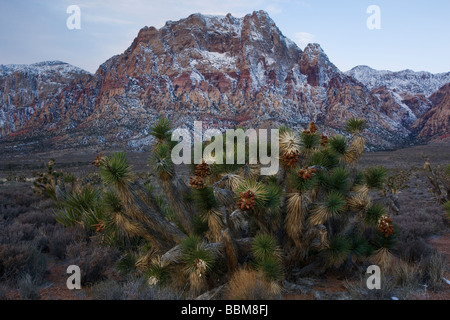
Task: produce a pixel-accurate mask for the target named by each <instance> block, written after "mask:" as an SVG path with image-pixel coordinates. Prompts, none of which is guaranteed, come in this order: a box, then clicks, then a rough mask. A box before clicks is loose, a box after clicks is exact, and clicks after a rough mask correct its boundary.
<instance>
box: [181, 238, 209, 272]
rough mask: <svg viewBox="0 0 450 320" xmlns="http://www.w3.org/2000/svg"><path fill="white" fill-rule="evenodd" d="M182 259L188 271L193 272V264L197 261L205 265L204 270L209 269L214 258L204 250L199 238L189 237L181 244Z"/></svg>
mask: <svg viewBox="0 0 450 320" xmlns="http://www.w3.org/2000/svg"><path fill="white" fill-rule="evenodd" d="M181 254H182V259H183V261H184V262H185V263H186V265H187V266H188V268H189V270H191V271H194V270H195V264H196V262H197V261H198V260H202V261H204V262H205V264H206V268H207V269H210V268H211V267H212V265H213V263H214V256H213V254H212V253H211V251H209V250H208V249H206V248H205V246H204V244H203V243H202V242H201V239H200V237H199V236H192V235H191V236H189V237H187V238H186V239H184V241H183V242H182V243H181Z"/></svg>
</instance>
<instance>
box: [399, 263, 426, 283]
mask: <svg viewBox="0 0 450 320" xmlns="http://www.w3.org/2000/svg"><path fill="white" fill-rule="evenodd" d="M394 279H395V283H396V284H397V285H399V286H401V287H404V288H408V289H414V288H416V287H417V286H418V285H419V284H420V282H421V279H422V269H421V268H420V265H419V264H415V263H408V262H405V261H399V263H398V264H396V265H395V267H394Z"/></svg>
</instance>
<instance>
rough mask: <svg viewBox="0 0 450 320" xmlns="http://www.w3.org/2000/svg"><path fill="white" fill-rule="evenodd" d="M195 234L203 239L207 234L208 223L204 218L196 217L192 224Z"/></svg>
mask: <svg viewBox="0 0 450 320" xmlns="http://www.w3.org/2000/svg"><path fill="white" fill-rule="evenodd" d="M192 224H193V229H194V234H195V235H197V236H200V237H203V236H204V235H205V233H206V232H207V231H208V229H209V226H208V221H205V220H204V219H202V216H200V215H197V216H195V217H194V220H193V222H192Z"/></svg>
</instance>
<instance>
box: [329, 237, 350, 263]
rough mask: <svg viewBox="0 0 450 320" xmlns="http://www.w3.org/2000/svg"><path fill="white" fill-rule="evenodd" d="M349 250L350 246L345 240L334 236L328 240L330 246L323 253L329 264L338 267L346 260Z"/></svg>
mask: <svg viewBox="0 0 450 320" xmlns="http://www.w3.org/2000/svg"><path fill="white" fill-rule="evenodd" d="M350 249H351V245H350V242H349V241H348V240H347V239H345V238H343V237H340V236H336V237H333V238H332V239H331V240H330V246H329V248H328V249H327V250H326V251H325V256H326V258H327V260H328V262H329V263H332V264H334V265H340V264H342V263H344V262H345V260H346V259H347V257H348V254H349V253H350Z"/></svg>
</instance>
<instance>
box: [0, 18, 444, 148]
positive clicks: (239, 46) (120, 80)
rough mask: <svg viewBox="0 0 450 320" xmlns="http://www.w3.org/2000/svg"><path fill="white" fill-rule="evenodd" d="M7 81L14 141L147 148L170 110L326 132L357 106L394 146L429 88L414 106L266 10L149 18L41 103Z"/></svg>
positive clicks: (380, 142) (183, 122) (5, 98)
mask: <svg viewBox="0 0 450 320" xmlns="http://www.w3.org/2000/svg"><path fill="white" fill-rule="evenodd" d="M16 77H19V78H20V76H18V75H16ZM6 78H7V77H6ZM5 81H6V82H8V81H9V80H5V77H3V78H2V77H0V88H2V92H0V130H1V131H0V132H1V136H0V142H3V144H4V145H6V146H7V147H8V148H14V147H15V148H18V149H20V148H22V147H23V146H21V145H20V143H21V142H22V141H28V142H29V143H31V144H32V145H34V146H37V145H39V146H41V147H43V148H49V147H52V146H58V147H77V146H86V145H98V146H99V147H102V146H106V145H110V146H111V145H117V146H121V145H122V146H123V145H126V146H129V147H132V148H145V147H147V146H148V143H149V141H150V140H149V139H151V138H150V137H149V136H148V127H149V125H150V124H151V123H153V122H154V121H155V120H156V119H157V118H158V117H159V116H167V115H169V116H170V118H171V120H172V121H173V122H174V124H175V125H176V126H188V127H189V126H190V125H191V124H193V121H194V120H203V121H204V122H205V125H207V126H209V127H217V128H219V129H224V128H227V127H234V126H237V125H240V126H249V127H259V126H264V125H265V126H268V125H279V124H282V123H288V124H290V125H293V126H297V127H302V126H304V125H305V124H306V123H308V122H309V121H315V122H317V123H318V124H319V125H323V126H324V127H325V128H327V130H328V131H329V132H330V133H336V132H342V128H343V124H344V123H345V121H346V119H348V118H349V117H351V116H358V117H364V118H367V119H368V122H369V129H368V134H367V135H368V141H369V145H370V146H372V147H376V148H391V147H395V146H400V145H402V144H405V143H410V141H411V138H412V137H413V136H414V135H415V134H416V133H415V132H416V131H417V129H416V128H415V129H414V130H415V131H414V130H410V128H411V125H412V123H414V122H415V121H417V119H419V118H420V116H421V115H423V114H425V113H426V112H427V111H428V110H430V109H431V108H432V101H430V100H428V98H427V97H426V99H425V100H424V101H425V102H424V103H423V104H420V105H419V106H417V107H416V108H413V107H412V106H410V105H413V104H414V103H413V102H410V103H409V105H408V104H406V103H405V100H404V97H400V98H399V97H397V96H395V95H394V93H393V92H392V90H391V91H389V89H386V91H383V90H382V89H380V90H379V91H377V92H374V91H373V89H372V90H370V88H368V87H367V86H365V85H364V84H362V83H361V82H360V81H358V80H357V79H355V78H353V77H352V76H350V75H348V74H347V73H344V72H342V71H340V70H339V69H338V68H337V67H336V66H335V65H334V64H333V63H332V62H331V61H330V60H329V58H328V56H327V55H326V54H325V52H324V51H323V49H322V48H321V47H320V45H319V44H309V45H308V46H306V48H305V49H304V50H301V49H300V48H298V46H297V45H296V44H295V43H294V42H292V41H291V40H289V39H288V38H286V37H285V36H284V35H283V34H282V32H281V31H280V30H279V29H278V27H277V26H276V24H275V22H274V21H273V20H272V19H271V18H270V16H269V15H268V14H267V13H265V12H263V11H258V12H253V13H252V14H248V15H246V16H245V17H242V18H235V17H233V16H232V15H231V14H228V15H226V16H204V15H201V14H192V15H190V16H189V17H187V18H185V19H181V20H179V21H175V22H174V21H168V22H167V23H166V24H165V25H164V26H163V27H161V28H159V29H156V28H154V27H144V28H142V29H141V30H140V31H139V33H138V35H137V36H136V38H135V39H134V41H133V42H132V43H131V45H130V47H129V48H128V49H126V50H125V51H124V52H123V53H122V54H119V55H115V56H113V57H111V58H110V59H108V60H107V61H105V62H104V63H103V64H102V65H100V66H99V68H98V69H97V71H96V72H95V73H94V74H84V73H82V74H80V75H77V76H75V77H74V79H71V81H68V82H69V83H68V84H64V85H62V87H61V88H60V90H59V91H58V92H56V93H54V92H52V93H53V94H52V95H50V97H49V98H47V99H41V100H43V101H38V102H39V103H37V104H30V105H24V104H23V103H22V104H20V103H19V104H17V105H14V104H13V105H12V106H13V107H12V106H11V103H8V102H10V101H11V100H10V97H11V95H12V94H13V93H11V92H10V91H8V90H6V89H5V90H4V89H3V88H5V86H4V83H5ZM64 81H66V80H64ZM2 84H3V85H2ZM10 90H11V89H10ZM412 99H413V100H414V99H419V98H417V96H414V97H413V98H412ZM414 101H415V100H414ZM427 103H428V104H429V105H427ZM387 106H388V107H387ZM405 106H406V107H405ZM27 108H28V109H27ZM24 110H28V113H26V116H25V117H24V116H23V115H22V116H21V114H23V113H24ZM5 111H6V112H5ZM438 114H439V113H438ZM24 120H26V121H24ZM5 123H6V125H5ZM435 123H436V122H435ZM5 128H6V129H5ZM11 129H12V130H11ZM437 132H439V130H438V131H437ZM423 137H425V138H426V137H427V136H426V135H423Z"/></svg>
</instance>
